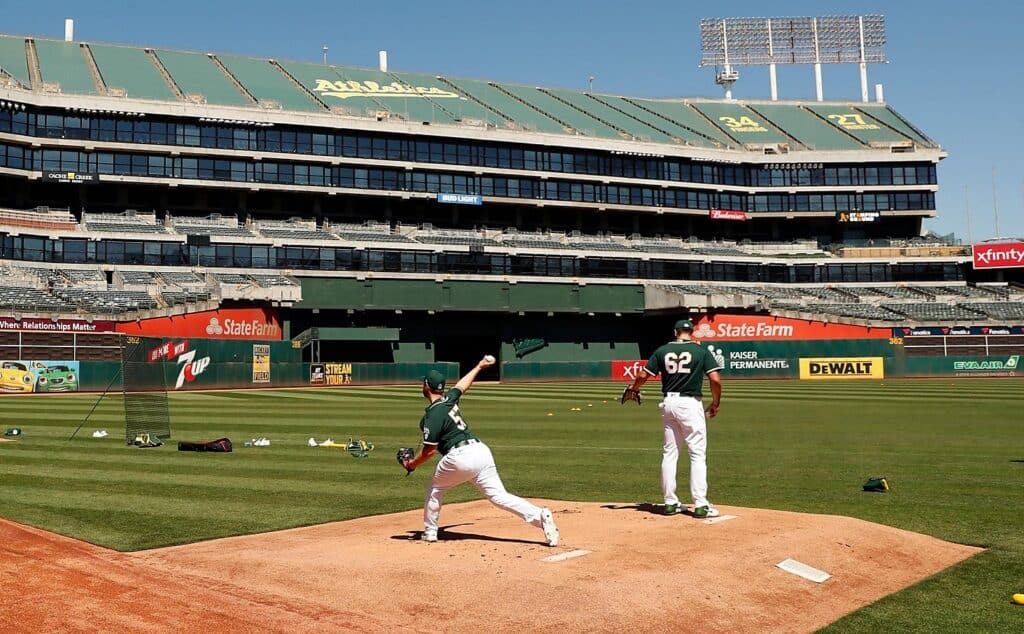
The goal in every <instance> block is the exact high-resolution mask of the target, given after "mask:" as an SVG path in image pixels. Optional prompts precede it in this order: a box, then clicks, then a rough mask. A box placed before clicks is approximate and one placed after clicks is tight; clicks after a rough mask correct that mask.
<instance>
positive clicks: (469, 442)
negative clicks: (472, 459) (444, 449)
mask: <svg viewBox="0 0 1024 634" xmlns="http://www.w3.org/2000/svg"><path fill="white" fill-rule="evenodd" d="M478 442H480V441H479V440H477V439H476V438H470V439H469V440H460V441H459V442H457V443H455V444H454V445H452V446H451V449H449V450H448V451H451V450H452V449H458V448H459V447H465V446H466V445H475V444H476V443H478Z"/></svg>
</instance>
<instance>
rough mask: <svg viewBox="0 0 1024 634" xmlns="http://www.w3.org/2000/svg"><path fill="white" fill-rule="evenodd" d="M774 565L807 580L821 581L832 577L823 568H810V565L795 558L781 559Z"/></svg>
mask: <svg viewBox="0 0 1024 634" xmlns="http://www.w3.org/2000/svg"><path fill="white" fill-rule="evenodd" d="M775 566H776V567H778V568H782V569H783V570H785V571H786V572H790V573H793V574H794V575H796V576H798V577H803V578H804V579H807V580H808V581H813V582H814V583H821V582H823V581H825V580H826V579H830V578H831V577H832V575H830V574H828V573H827V572H825V571H824V570H818V569H817V568H812V567H811V566H808V565H807V564H802V563H800V562H799V561H797V560H795V559H783V560H782V561H780V562H779V563H777V564H775Z"/></svg>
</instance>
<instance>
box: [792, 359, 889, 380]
mask: <svg viewBox="0 0 1024 634" xmlns="http://www.w3.org/2000/svg"><path fill="white" fill-rule="evenodd" d="M800 378H801V379H819V380H820V379H824V380H835V379H883V378H885V360H884V359H883V358H882V357H822V358H817V359H800Z"/></svg>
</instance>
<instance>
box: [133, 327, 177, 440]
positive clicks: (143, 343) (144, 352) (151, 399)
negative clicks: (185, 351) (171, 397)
mask: <svg viewBox="0 0 1024 634" xmlns="http://www.w3.org/2000/svg"><path fill="white" fill-rule="evenodd" d="M168 345H170V344H168V343H166V342H165V341H164V340H163V339H155V338H152V337H131V336H129V337H125V338H124V344H123V347H122V348H121V378H122V382H123V386H124V387H123V390H124V420H125V442H126V443H127V444H131V443H132V442H133V441H134V440H135V437H136V436H138V435H140V434H152V435H155V436H158V437H160V438H161V439H164V438H170V436H171V414H170V408H169V407H168V402H167V382H166V379H165V377H164V366H163V360H164V359H165V358H167V356H168V354H167V349H166V348H167V346H168Z"/></svg>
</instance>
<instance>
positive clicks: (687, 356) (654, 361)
mask: <svg viewBox="0 0 1024 634" xmlns="http://www.w3.org/2000/svg"><path fill="white" fill-rule="evenodd" d="M721 369H722V365H721V364H720V363H719V362H718V361H717V360H715V357H714V356H712V354H711V353H710V352H708V350H707V348H705V347H704V346H702V345H700V344H699V343H697V342H696V341H690V340H680V341H670V342H668V343H666V344H665V345H663V346H661V347H660V348H658V349H657V350H655V351H654V354H652V355H651V358H650V359H649V360H648V361H647V365H646V366H644V371H645V372H647V373H648V374H650V375H651V376H656V375H658V374H660V375H661V391H662V392H663V393H665V394H668V393H669V392H678V393H679V394H682V395H683V396H693V397H696V398H700V397H701V388H702V387H703V385H704V376H705V375H707V374H710V373H711V372H715V371H717V370H721Z"/></svg>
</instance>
